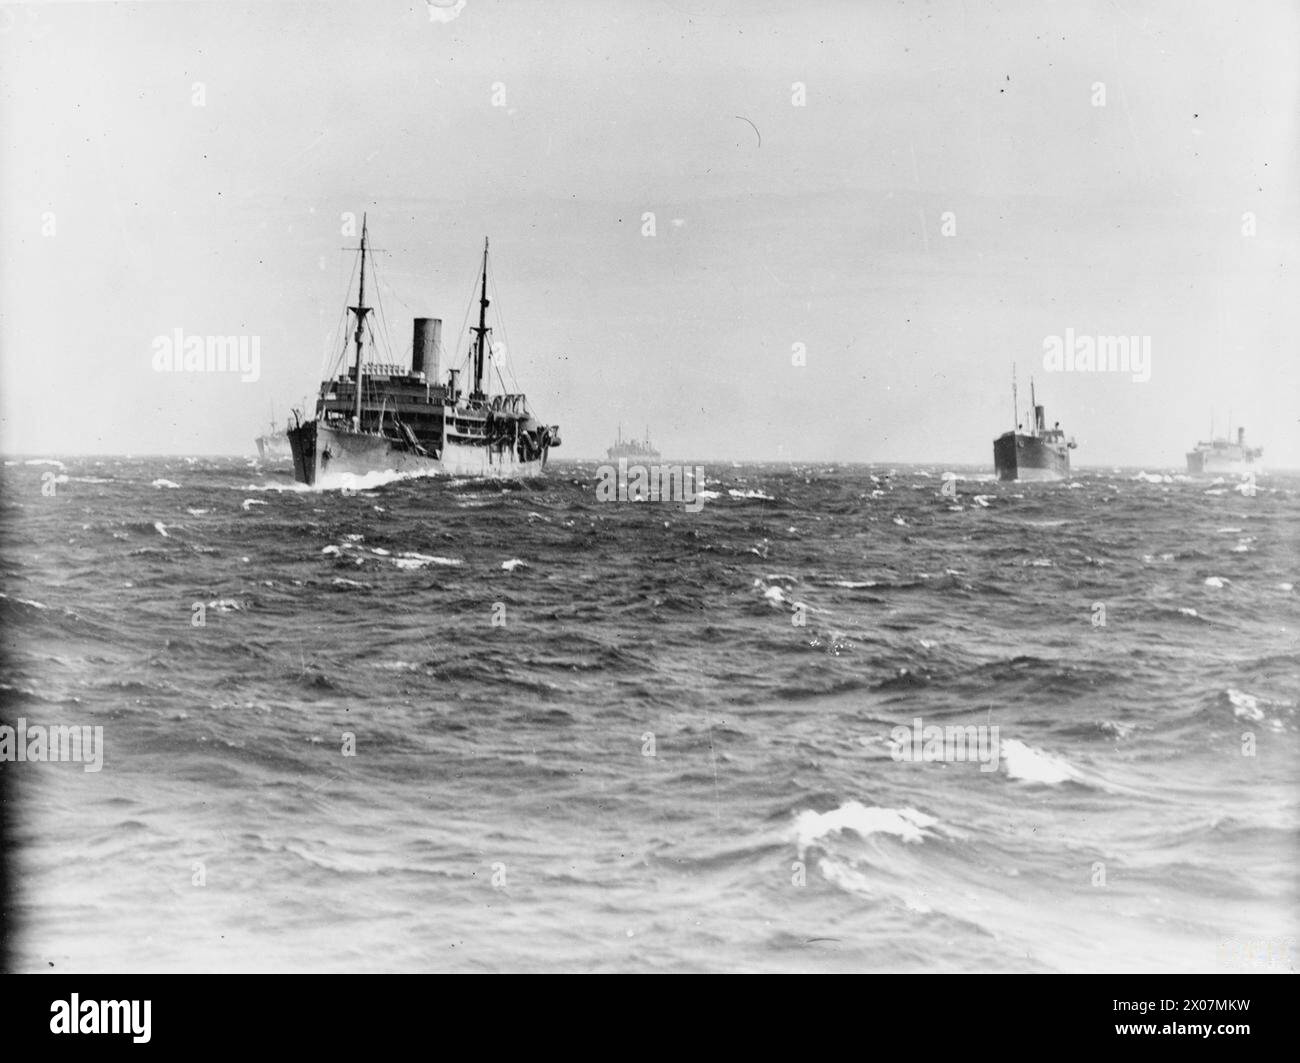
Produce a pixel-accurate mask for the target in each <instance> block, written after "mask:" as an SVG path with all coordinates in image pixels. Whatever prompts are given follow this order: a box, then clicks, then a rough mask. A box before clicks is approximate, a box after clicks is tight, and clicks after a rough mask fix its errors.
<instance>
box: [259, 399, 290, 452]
mask: <svg viewBox="0 0 1300 1063" xmlns="http://www.w3.org/2000/svg"><path fill="white" fill-rule="evenodd" d="M289 427H290V423H286V424H285V426H284V428H283V429H277V428H276V427H275V410H274V409H272V410H271V423H270V424H269V425H268V426H267V429H266V431H265V432H264V433H262V435H260V436H258V437H257V440H256V442H257V456H258V457H259V458H261V459H262V461H276V460H278V459H280V458H287V457H288V456H289V455H290V454H291V453H292V451H291V450H290V449H289V434H288V433H289Z"/></svg>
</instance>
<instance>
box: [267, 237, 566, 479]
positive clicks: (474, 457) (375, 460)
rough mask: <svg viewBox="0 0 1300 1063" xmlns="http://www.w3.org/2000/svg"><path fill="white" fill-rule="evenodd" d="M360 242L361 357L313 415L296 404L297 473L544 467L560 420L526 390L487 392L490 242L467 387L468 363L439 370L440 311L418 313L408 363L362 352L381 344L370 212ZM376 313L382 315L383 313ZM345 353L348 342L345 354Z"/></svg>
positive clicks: (328, 387)
mask: <svg viewBox="0 0 1300 1063" xmlns="http://www.w3.org/2000/svg"><path fill="white" fill-rule="evenodd" d="M358 250H359V251H360V252H361V254H360V283H359V285H358V288H357V302H356V305H355V306H350V307H348V310H350V311H351V312H352V315H353V317H354V319H355V321H356V332H355V334H354V336H353V339H354V341H355V344H356V351H355V358H354V361H353V364H352V366H351V368H350V369H347V370H345V371H342V372H339V374H338V375H337V376H333V377H331V378H330V379H328V380H324V381H322V382H321V385H320V394H319V396H318V397H317V400H316V416H315V418H314V419H313V420H310V421H308V420H304V419H303V415H302V413H301V412H299V411H295V412H294V418H295V424H294V426H293V427H292V428H290V429H289V444H290V446H291V447H292V449H293V474H294V478H295V479H296V480H298V481H299V482H300V483H305V484H314V485H316V486H318V487H339V486H347V484H348V483H349V482H350V478H351V477H356V476H364V475H366V474H368V473H376V472H377V473H385V472H399V473H411V474H416V475H440V474H447V475H454V476H481V477H487V478H493V479H507V478H510V479H514V478H523V477H532V476H541V475H544V473H545V470H546V461H547V457H548V455H549V454H550V451H551V450H552V449H553V448H555V447H558V446H559V445H560V427H559V425H547V424H542V423H541V422H539V421H538V420H537V418H535V417H534V416H533V413H532V411H531V410H530V409H529V406H528V400H527V398H526V397H525V396H524V395H523V394H521V393H505V387H504V383H503V384H502V391H501V392H500V393H497V394H489V393H488V388H487V381H486V379H485V377H486V372H485V370H486V369H487V368H488V362H489V360H490V359H492V358H493V355H494V351H493V350H492V343H491V340H490V336H491V333H492V329H491V328H489V327H488V323H487V310H488V305H489V300H488V295H487V289H488V244H487V241H486V240H485V241H484V242H483V265H482V288H481V292H480V293H479V300H478V303H479V313H478V326H477V327H476V328H471V329H470V330H469V331H470V332H471V333H473V335H474V338H473V340H472V342H471V343H470V345H469V349H468V351H467V352H466V354H465V359H466V360H467V361H468V363H469V365H468V368H469V371H470V376H469V380H468V381H467V383H468V387H467V388H466V387H462V386H461V383H460V373H461V369H460V368H454V369H449V370H448V371H447V377H446V379H445V380H443V379H441V377H440V374H439V360H440V357H441V354H442V342H441V341H442V319H441V318H426V317H417V318H415V319H414V324H413V333H412V344H411V364H410V367H409V368H408V367H406V366H404V365H397V364H393V363H391V362H385V361H380V360H379V359H378V358H375V359H373V360H370V361H367V360H366V358H364V357H363V347H364V346H365V340H366V338H367V337H369V339H370V346H371V348H372V349H374V348H377V347H378V344H377V343H376V342H375V336H374V335H373V328H374V324H375V321H374V318H372V317H370V316H369V315H370V314H371V311H372V309H373V308H372V307H370V306H367V305H366V264H367V260H368V259H369V257H370V253H371V252H370V245H369V236H368V228H367V224H366V219H365V217H364V215H363V217H362V222H361V247H360V248H359V249H358ZM475 280H476V285H475V286H476V287H478V284H477V281H478V278H475ZM376 316H377V317H379V318H380V320H383V314H382V312H381V313H380V314H379V315H376ZM381 349H382V348H381ZM345 357H346V346H345V348H344V354H343V356H341V358H340V362H341V361H342V359H343V358H345ZM336 364H338V365H339V368H340V369H342V368H343V367H342V365H341V364H340V363H336ZM492 368H496V367H495V366H493V367H492ZM500 376H501V374H500V370H499V369H498V370H497V377H498V378H500Z"/></svg>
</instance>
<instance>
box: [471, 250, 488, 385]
mask: <svg viewBox="0 0 1300 1063" xmlns="http://www.w3.org/2000/svg"><path fill="white" fill-rule="evenodd" d="M487 261H488V241H487V237H484V238H483V291H482V294H481V295H480V296H479V301H478V328H476V329H474V330H473V331H474V332H476V333H478V341H477V343H476V344H475V347H474V391H473V392H472V393H471V395H470V398H474V399H481V398H482V397H483V347H484V344H485V343H486V341H487V333H488V327H487V308H488V297H487Z"/></svg>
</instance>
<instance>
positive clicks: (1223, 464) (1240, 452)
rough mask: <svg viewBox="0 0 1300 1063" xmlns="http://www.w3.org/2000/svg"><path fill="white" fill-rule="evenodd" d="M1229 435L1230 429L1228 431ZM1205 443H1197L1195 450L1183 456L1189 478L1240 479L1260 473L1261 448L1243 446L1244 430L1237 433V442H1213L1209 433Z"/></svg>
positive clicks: (1244, 444) (1262, 450)
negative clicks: (1226, 477) (1185, 459)
mask: <svg viewBox="0 0 1300 1063" xmlns="http://www.w3.org/2000/svg"><path fill="white" fill-rule="evenodd" d="M1229 434H1231V429H1229ZM1210 437H1211V438H1210V440H1209V442H1207V443H1197V444H1196V449H1195V450H1191V451H1188V453H1187V471H1188V473H1190V474H1191V475H1192V476H1222V475H1228V476H1244V475H1246V474H1247V473H1252V472H1253V473H1255V474H1256V475H1258V474H1260V473H1262V472H1263V471H1264V448H1263V447H1248V446H1246V430H1245V429H1244V428H1238V429H1237V442H1235V443H1231V442H1229V441H1228V440H1227V439H1223V438H1219V439H1215V438H1214V432H1213V431H1211V432H1210Z"/></svg>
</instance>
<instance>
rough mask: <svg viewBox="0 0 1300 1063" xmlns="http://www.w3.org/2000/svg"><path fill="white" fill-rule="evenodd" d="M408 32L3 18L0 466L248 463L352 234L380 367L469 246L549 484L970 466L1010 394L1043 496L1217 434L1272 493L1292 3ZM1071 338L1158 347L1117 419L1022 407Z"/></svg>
mask: <svg viewBox="0 0 1300 1063" xmlns="http://www.w3.org/2000/svg"><path fill="white" fill-rule="evenodd" d="M437 3H439V4H442V5H448V4H449V3H450V0H437ZM430 10H431V8H430V5H429V4H428V3H426V2H425V0H419V2H418V3H409V2H404V0H367V2H364V3H362V2H358V3H301V4H297V3H281V2H272V0H268V2H264V3H249V4H237V3H205V2H194V3H183V2H181V3H161V2H159V3H121V4H108V3H88V4H81V3H69V4H54V5H49V4H34V5H21V6H9V7H6V8H4V9H0V232H2V233H3V247H4V253H3V256H2V258H0V352H2V356H3V374H2V380H0V384H2V389H0V395H2V398H0V403H2V406H0V412H2V415H3V425H2V430H0V447H3V449H4V451H5V452H6V453H38V452H39V453H51V452H57V453H79V452H104V453H128V452H129V453H191V454H192V453H225V452H229V453H242V452H251V451H252V449H253V437H254V436H255V435H256V434H257V433H258V432H259V431H261V430H262V429H263V428H264V426H265V422H266V420H267V417H268V415H269V412H270V407H271V405H272V403H274V404H275V406H276V408H277V410H279V411H280V412H282V413H283V412H284V411H285V410H286V409H287V407H288V406H289V405H290V404H293V403H300V402H301V401H302V398H303V396H304V395H306V394H308V393H312V392H314V391H315V388H316V384H317V382H318V381H319V379H320V375H321V370H322V363H323V361H324V360H325V356H326V353H327V349H328V344H327V341H326V337H327V333H329V334H330V335H332V334H333V330H334V328H335V326H336V324H337V322H338V320H339V316H340V313H341V310H342V307H343V305H344V292H345V287H346V284H347V280H348V273H349V269H350V266H351V264H352V261H353V259H354V256H353V255H352V254H350V253H348V252H346V251H343V250H341V248H343V247H345V246H352V245H354V244H355V239H353V238H348V237H346V236H345V235H344V234H343V232H342V226H343V224H344V215H345V214H346V213H348V212H353V213H355V214H356V215H357V216H360V213H361V212H362V211H366V212H368V213H369V218H370V231H371V237H372V240H373V243H374V245H375V246H376V247H378V248H382V249H384V253H383V254H379V255H377V256H376V258H377V262H378V270H379V278H380V280H381V282H383V284H382V285H381V287H380V289H379V293H380V296H381V299H382V301H383V307H384V314H385V317H386V320H387V323H388V326H389V328H388V334H389V336H390V338H391V343H392V346H393V348H394V353H395V354H397V355H398V357H401V358H403V359H404V358H405V357H407V352H409V348H410V342H411V340H410V331H411V325H410V319H411V318H412V317H413V316H419V315H430V316H441V317H443V318H444V320H445V322H446V324H445V329H446V336H445V341H446V343H447V344H448V345H449V346H451V345H453V344H454V345H455V346H457V348H458V349H459V350H463V349H464V344H465V338H466V337H465V336H464V335H463V334H461V333H460V332H459V330H460V327H461V323H462V321H463V320H464V318H465V312H466V308H467V305H468V302H469V295H470V284H471V283H472V277H473V273H474V270H475V266H476V261H477V256H478V255H479V253H480V250H481V247H482V239H483V237H484V236H485V235H490V236H491V238H492V247H493V254H494V263H495V269H494V275H495V283H496V287H497V291H498V294H499V297H500V298H499V302H498V303H496V304H494V310H496V309H500V310H501V312H502V320H503V322H504V325H505V333H504V336H505V339H506V341H507V344H508V347H509V357H510V362H511V363H512V365H513V368H514V370H515V372H516V375H517V378H518V383H519V385H520V387H522V389H523V390H525V391H526V392H527V393H528V395H529V398H530V401H531V404H532V406H533V407H534V409H535V410H536V411H537V412H538V414H539V415H540V416H541V417H542V418H543V419H544V420H546V421H548V422H552V423H559V424H560V425H561V426H562V430H563V435H564V448H563V449H562V450H561V451H560V452H559V454H558V455H557V456H568V457H582V456H595V455H597V454H601V453H603V450H604V448H605V447H606V446H608V445H609V443H610V442H611V441H612V439H613V436H614V433H615V430H616V427H617V425H618V423H619V422H620V421H621V422H622V423H623V425H624V430H625V432H627V431H628V430H630V429H635V431H636V433H637V434H640V432H641V431H642V429H643V428H644V426H645V425H646V424H647V423H648V424H649V425H650V426H651V431H652V433H653V436H654V439H655V442H656V443H658V444H659V445H660V446H661V449H663V450H664V452H665V455H666V456H678V457H699V458H738V459H747V458H748V459H755V460H757V459H774V458H779V457H787V458H792V459H818V460H823V459H824V460H856V461H895V462H901V461H937V462H951V463H954V464H957V463H984V464H988V465H990V466H991V464H992V440H993V438H994V436H995V435H997V434H998V433H1000V432H1002V431H1004V430H1006V429H1007V428H1009V427H1010V421H1011V411H1012V406H1011V397H1010V376H1011V365H1012V363H1013V362H1015V363H1017V364H1018V365H1019V375H1020V380H1021V385H1022V398H1023V395H1024V392H1025V391H1026V390H1027V382H1028V378H1029V376H1030V375H1031V374H1032V375H1033V376H1034V377H1035V381H1036V385H1037V389H1038V396H1039V401H1040V402H1043V403H1045V405H1046V406H1047V415H1048V419H1049V421H1055V420H1060V421H1061V422H1062V426H1063V427H1064V428H1065V429H1066V430H1067V432H1069V433H1071V434H1072V435H1074V436H1075V437H1076V438H1077V440H1078V442H1079V449H1078V450H1077V451H1076V452H1075V462H1076V463H1077V464H1080V465H1110V464H1134V465H1144V466H1175V465H1180V464H1181V463H1182V460H1183V453H1184V451H1186V450H1187V449H1188V448H1189V447H1190V446H1191V445H1192V444H1193V443H1194V442H1195V441H1196V440H1197V439H1199V438H1204V437H1205V436H1206V434H1207V433H1208V431H1209V428H1210V419H1211V414H1212V413H1214V415H1215V416H1216V419H1217V426H1218V428H1219V430H1220V431H1221V432H1222V431H1223V430H1224V429H1225V428H1226V424H1227V419H1228V415H1229V411H1231V414H1232V418H1233V422H1234V424H1244V425H1246V427H1247V433H1248V438H1249V439H1251V440H1253V441H1254V442H1257V443H1261V444H1263V445H1264V446H1265V448H1266V451H1265V458H1266V463H1267V464H1268V465H1270V466H1273V467H1278V466H1288V467H1300V421H1298V418H1300V403H1298V402H1297V396H1300V370H1298V369H1297V364H1296V363H1297V342H1296V339H1297V326H1298V325H1300V300H1298V299H1297V298H1296V283H1295V272H1296V265H1297V250H1298V249H1300V229H1298V227H1297V206H1298V201H1300V159H1298V158H1297V145H1298V143H1300V138H1298V136H1297V119H1298V116H1300V107H1298V106H1297V105H1298V104H1300V91H1298V88H1300V82H1298V76H1300V61H1298V60H1300V54H1298V53H1300V14H1298V13H1297V8H1296V6H1295V5H1294V4H1293V3H1291V2H1288V0H1278V2H1275V3H1269V2H1261V3H1258V4H1252V5H1239V4H1228V3H1223V2H1204V3H1188V2H1186V0H1167V2H1158V0H1157V2H1151V3H1141V4H1138V3H1122V4H1121V3H1115V2H1108V0H1083V2H1078V0H1071V2H1068V3H1058V4H1053V3H1043V2H1038V0H1025V2H1022V3H1021V2H1003V3H973V2H969V3H966V4H965V5H963V4H961V3H920V2H912V0H906V2H901V3H900V2H883V0H870V2H864V0H857V2H850V0H844V2H828V3H816V2H803V3H798V4H795V3H791V2H789V0H785V2H782V3H768V2H756V0H746V2H743V3H742V2H739V0H737V2H733V3H709V2H706V0H680V2H678V0H671V2H670V0H661V2H657V3H656V2H650V0H638V2H632V0H628V2H621V0H580V2H566V3H559V2H555V0H551V2H545V3H542V2H536V3H526V2H503V3H495V2H491V0H468V3H466V4H464V5H462V9H461V10H460V12H459V14H455V15H454V17H451V16H453V14H454V12H455V11H456V8H455V7H449V8H444V9H443V10H434V14H435V15H436V16H441V17H440V18H433V19H431V18H430ZM799 86H802V87H803V88H802V96H801V94H800V88H799ZM503 94H504V95H503ZM1099 101H1100V102H1099ZM800 103H802V104H803V105H802V106H800V105H798V104H800ZM649 212H653V214H654V216H655V235H653V236H646V235H643V229H644V223H643V217H644V215H645V214H647V213H649ZM1252 232H1253V235H1251V233H1252ZM177 328H179V329H182V330H183V331H184V333H185V334H186V335H198V336H207V335H244V336H249V337H253V336H256V337H258V341H259V345H260V353H261V375H260V379H259V380H257V381H256V382H255V383H242V382H240V380H239V379H238V376H236V375H233V374H227V375H225V376H220V377H214V376H211V375H208V374H201V373H171V374H162V373H158V372H155V371H154V368H153V364H152V362H153V356H154V346H153V344H154V339H155V337H158V336H160V335H171V334H172V333H173V330H175V329H177ZM1067 329H1068V330H1072V331H1073V334H1074V335H1075V336H1076V337H1078V336H1088V337H1099V336H1117V335H1123V336H1140V337H1148V338H1149V342H1150V350H1151V365H1150V380H1148V381H1146V382H1144V383H1143V382H1135V381H1134V380H1133V379H1132V374H1122V373H1097V372H1093V373H1089V374H1080V373H1078V372H1055V373H1050V372H1047V371H1046V370H1045V369H1044V367H1043V356H1044V341H1045V339H1046V338H1047V337H1049V336H1053V335H1056V336H1062V337H1063V336H1065V334H1066V330H1067ZM796 344H802V345H803V349H804V350H806V364H805V365H802V366H800V365H794V364H792V360H793V359H792V351H793V350H794V349H795V345H796Z"/></svg>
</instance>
